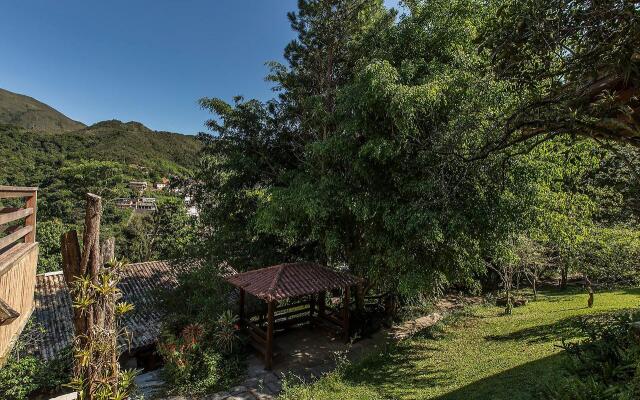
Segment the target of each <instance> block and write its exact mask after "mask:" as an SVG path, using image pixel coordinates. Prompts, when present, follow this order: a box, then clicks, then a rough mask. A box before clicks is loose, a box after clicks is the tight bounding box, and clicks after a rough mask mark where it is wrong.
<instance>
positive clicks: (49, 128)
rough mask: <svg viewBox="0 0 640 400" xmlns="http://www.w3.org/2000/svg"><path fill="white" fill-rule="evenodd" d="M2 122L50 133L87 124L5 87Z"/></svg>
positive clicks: (1, 92)
mask: <svg viewBox="0 0 640 400" xmlns="http://www.w3.org/2000/svg"><path fill="white" fill-rule="evenodd" d="M0 124H8V125H14V126H17V127H20V128H24V129H28V130H31V131H38V132H49V133H60V132H70V131H75V130H78V129H82V128H83V127H84V126H85V125H84V124H83V123H81V122H78V121H74V120H72V119H71V118H69V117H67V116H65V115H64V114H62V113H61V112H59V111H57V110H55V109H53V108H52V107H50V106H48V105H46V104H44V103H42V102H40V101H38V100H36V99H34V98H31V97H29V96H24V95H21V94H17V93H13V92H10V91H8V90H4V89H0Z"/></svg>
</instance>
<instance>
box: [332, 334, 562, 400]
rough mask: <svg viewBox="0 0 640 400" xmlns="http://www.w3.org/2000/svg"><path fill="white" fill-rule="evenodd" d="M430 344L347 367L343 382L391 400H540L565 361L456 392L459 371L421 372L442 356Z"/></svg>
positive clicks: (546, 361)
mask: <svg viewBox="0 0 640 400" xmlns="http://www.w3.org/2000/svg"><path fill="white" fill-rule="evenodd" d="M432 344H434V343H431V344H429V343H428V342H425V343H424V344H421V345H420V346H421V348H420V349H416V348H415V346H416V344H415V343H414V344H413V345H412V346H403V345H398V346H393V347H391V348H389V349H388V351H386V352H384V353H383V354H378V355H375V356H370V357H368V358H367V359H364V360H362V362H360V363H358V364H355V365H353V366H351V367H349V368H348V369H347V371H345V374H344V379H345V380H347V381H349V382H350V383H352V384H356V385H364V386H367V387H371V388H373V389H375V390H376V391H377V392H378V393H380V394H381V395H383V396H384V398H389V399H438V400H469V399H472V400H473V399H478V400H502V399H504V400H532V399H537V398H538V397H536V393H539V391H540V388H542V386H543V385H544V384H546V383H548V382H549V381H551V379H552V378H554V377H557V376H558V375H559V374H560V373H561V371H562V370H563V369H564V361H565V360H566V356H565V355H564V354H563V353H560V354H555V355H552V356H548V357H545V358H542V359H539V360H536V361H532V362H529V363H526V364H523V365H520V366H517V367H514V368H511V369H509V370H507V371H504V372H502V373H499V374H495V375H493V376H490V377H487V378H484V379H479V380H477V381H475V382H473V383H471V384H468V385H466V386H462V387H459V388H455V386H456V381H457V380H459V379H460V376H459V371H455V370H453V369H452V368H450V366H449V365H448V364H447V363H443V364H442V365H439V366H438V367H437V368H425V367H421V366H420V365H421V364H422V365H424V363H421V361H423V358H424V357H429V353H432V352H434V353H435V352H437V351H439V349H438V348H436V347H433V346H432ZM496 361H497V362H498V361H499V360H496ZM469 362H470V363H472V362H474V360H469ZM447 386H449V387H453V388H452V389H451V391H450V392H448V393H446V394H442V395H439V396H438V397H434V395H430V394H429V392H431V393H433V392H434V391H435V392H438V388H440V389H442V388H444V387H447ZM440 393H441V392H440Z"/></svg>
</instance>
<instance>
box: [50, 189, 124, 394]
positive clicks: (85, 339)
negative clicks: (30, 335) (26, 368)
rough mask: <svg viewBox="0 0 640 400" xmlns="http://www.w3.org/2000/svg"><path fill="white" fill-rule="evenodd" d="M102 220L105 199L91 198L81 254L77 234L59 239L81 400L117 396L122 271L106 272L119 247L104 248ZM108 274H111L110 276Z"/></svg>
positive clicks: (106, 245) (110, 242) (108, 244)
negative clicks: (71, 305) (98, 395)
mask: <svg viewBox="0 0 640 400" xmlns="http://www.w3.org/2000/svg"><path fill="white" fill-rule="evenodd" d="M101 216H102V199H101V198H100V197H99V196H96V195H93V194H87V203H86V214H85V222H84V233H83V240H82V242H83V248H82V251H81V250H80V244H79V242H78V234H77V232H76V231H70V232H67V233H65V234H63V235H62V238H61V240H62V259H63V273H64V278H65V281H66V283H67V286H68V287H69V292H70V294H71V297H72V299H73V302H74V308H73V326H74V330H75V341H74V353H75V355H76V361H75V365H74V381H73V386H74V388H75V389H76V390H77V391H78V392H80V396H79V398H81V399H83V400H92V399H94V398H95V395H96V392H97V391H98V390H100V391H102V392H104V391H105V390H106V391H108V392H110V393H111V394H113V395H115V394H116V393H118V390H119V388H118V382H119V375H120V366H119V363H118V348H117V337H118V332H117V327H116V300H117V296H118V291H117V289H116V283H117V281H118V276H117V274H118V271H110V270H109V271H107V270H105V271H102V266H103V262H110V261H112V260H113V258H114V253H115V241H114V240H113V239H109V240H107V241H106V242H105V243H103V245H102V247H101V245H100V219H101ZM110 272H113V273H112V274H111V275H109V273H110ZM124 389H125V390H126V388H124ZM121 392H122V391H121Z"/></svg>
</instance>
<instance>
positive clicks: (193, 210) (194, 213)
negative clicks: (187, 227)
mask: <svg viewBox="0 0 640 400" xmlns="http://www.w3.org/2000/svg"><path fill="white" fill-rule="evenodd" d="M184 205H185V206H186V207H187V215H189V216H190V217H198V216H199V215H200V211H199V210H198V208H197V207H196V206H195V205H194V204H193V199H192V198H191V196H185V198H184Z"/></svg>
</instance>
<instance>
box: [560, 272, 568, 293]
mask: <svg viewBox="0 0 640 400" xmlns="http://www.w3.org/2000/svg"><path fill="white" fill-rule="evenodd" d="M568 275H569V268H568V267H566V266H563V267H562V269H561V270H560V289H562V290H564V289H566V288H567V279H568Z"/></svg>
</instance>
